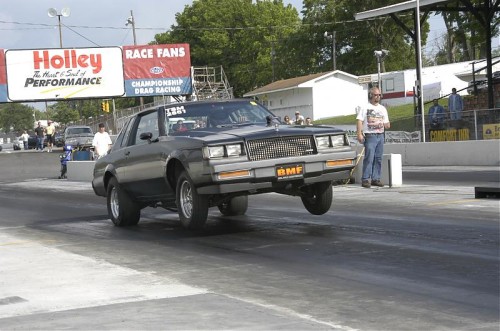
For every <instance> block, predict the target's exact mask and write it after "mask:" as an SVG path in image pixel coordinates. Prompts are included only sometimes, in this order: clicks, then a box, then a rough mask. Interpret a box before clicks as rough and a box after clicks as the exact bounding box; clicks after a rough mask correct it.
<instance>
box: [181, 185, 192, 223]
mask: <svg viewBox="0 0 500 331" xmlns="http://www.w3.org/2000/svg"><path fill="white" fill-rule="evenodd" d="M180 202H181V209H182V213H183V214H184V216H185V217H186V218H191V215H193V192H192V190H191V185H190V184H189V183H188V182H187V181H184V182H183V183H182V185H181V192H180Z"/></svg>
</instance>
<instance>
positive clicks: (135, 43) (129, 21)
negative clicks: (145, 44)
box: [125, 10, 137, 46]
mask: <svg viewBox="0 0 500 331" xmlns="http://www.w3.org/2000/svg"><path fill="white" fill-rule="evenodd" d="M129 24H130V25H132V34H133V35H134V46H135V45H137V39H136V37H135V20H134V12H133V11H132V10H131V11H130V16H129V18H127V22H126V23H125V26H128V25H129Z"/></svg>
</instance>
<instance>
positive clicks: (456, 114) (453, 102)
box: [448, 88, 464, 121]
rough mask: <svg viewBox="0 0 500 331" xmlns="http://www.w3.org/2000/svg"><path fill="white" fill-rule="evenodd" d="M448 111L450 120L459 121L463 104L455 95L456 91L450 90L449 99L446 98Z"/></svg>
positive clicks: (460, 98) (454, 89) (458, 95)
mask: <svg viewBox="0 0 500 331" xmlns="http://www.w3.org/2000/svg"><path fill="white" fill-rule="evenodd" d="M448 110H449V112H450V119H451V120H452V121H453V120H459V119H461V118H462V110H464V102H463V100H462V97H461V96H460V94H457V89H456V88H452V89H451V94H450V97H449V98H448Z"/></svg>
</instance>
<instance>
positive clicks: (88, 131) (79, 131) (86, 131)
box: [67, 128, 92, 135]
mask: <svg viewBox="0 0 500 331" xmlns="http://www.w3.org/2000/svg"><path fill="white" fill-rule="evenodd" d="M67 134H68V135H77V134H92V130H91V129H90V128H71V129H68V133H67Z"/></svg>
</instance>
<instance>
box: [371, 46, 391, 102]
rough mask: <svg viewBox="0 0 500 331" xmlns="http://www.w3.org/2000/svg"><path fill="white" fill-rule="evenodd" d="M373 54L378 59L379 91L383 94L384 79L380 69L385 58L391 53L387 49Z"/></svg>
mask: <svg viewBox="0 0 500 331" xmlns="http://www.w3.org/2000/svg"><path fill="white" fill-rule="evenodd" d="M373 54H374V55H375V57H376V58H377V72H378V89H379V90H380V94H382V79H381V77H380V67H381V65H382V62H383V61H384V58H385V57H386V56H387V55H389V51H388V50H386V49H383V50H380V51H374V52H373Z"/></svg>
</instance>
